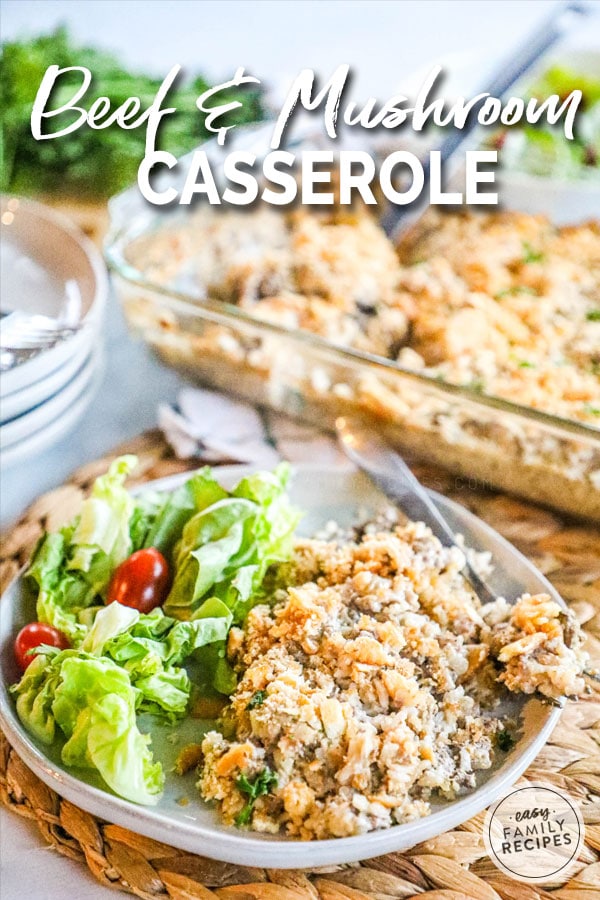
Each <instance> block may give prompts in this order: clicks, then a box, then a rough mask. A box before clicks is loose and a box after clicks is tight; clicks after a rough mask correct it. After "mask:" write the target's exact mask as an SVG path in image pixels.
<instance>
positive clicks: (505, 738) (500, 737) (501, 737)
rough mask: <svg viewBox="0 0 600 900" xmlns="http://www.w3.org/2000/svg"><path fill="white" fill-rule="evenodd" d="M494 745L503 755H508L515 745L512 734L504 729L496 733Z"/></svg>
mask: <svg viewBox="0 0 600 900" xmlns="http://www.w3.org/2000/svg"><path fill="white" fill-rule="evenodd" d="M496 745H497V747H498V749H499V750H502V752H503V753H508V751H509V750H510V749H512V747H514V745H515V739H514V737H513V736H512V734H511V733H510V732H509V731H507V730H506V729H504V731H498V732H496Z"/></svg>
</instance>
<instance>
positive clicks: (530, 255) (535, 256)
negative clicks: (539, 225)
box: [523, 241, 546, 265]
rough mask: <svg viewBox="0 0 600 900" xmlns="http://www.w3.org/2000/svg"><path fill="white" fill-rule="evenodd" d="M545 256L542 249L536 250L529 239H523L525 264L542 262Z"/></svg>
mask: <svg viewBox="0 0 600 900" xmlns="http://www.w3.org/2000/svg"><path fill="white" fill-rule="evenodd" d="M545 258H546V257H545V254H544V253H542V252H541V251H540V250H535V249H534V248H533V247H532V246H531V244H530V243H529V241H523V262H524V263H525V265H528V264H529V263H536V262H542V261H543V260H544V259H545Z"/></svg>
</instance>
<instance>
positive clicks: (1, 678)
mask: <svg viewBox="0 0 600 900" xmlns="http://www.w3.org/2000/svg"><path fill="white" fill-rule="evenodd" d="M248 471H249V468H248V467H240V466H232V467H227V468H224V469H222V470H219V473H218V474H219V479H220V480H221V481H222V483H223V484H224V485H225V486H232V485H233V484H234V483H235V482H236V481H237V480H238V479H239V478H240V477H241V476H242V475H243V474H245V473H247V472H248ZM187 477H189V475H187V474H184V475H177V476H175V477H174V478H169V479H163V480H162V481H160V482H154V483H153V484H150V485H145V486H144V488H143V489H144V490H146V489H148V488H150V489H155V488H157V487H158V488H161V489H164V488H169V489H172V488H174V487H175V486H177V485H178V484H181V483H182V481H184V480H185V479H186V478H187ZM291 494H292V499H293V501H294V502H295V503H296V504H298V505H299V506H300V507H302V508H303V509H305V510H306V511H307V514H306V515H305V516H304V518H303V520H302V529H301V530H302V531H303V532H304V533H305V534H310V533H312V532H314V531H315V530H316V529H317V528H318V527H319V526H322V525H324V524H325V522H326V521H328V520H329V519H332V518H333V519H336V520H337V521H339V522H340V523H342V524H344V523H345V524H349V523H350V522H351V521H352V520H353V519H354V518H355V517H356V514H357V512H358V511H359V510H360V511H363V510H369V509H376V508H377V507H379V506H380V505H381V503H382V495H381V494H380V493H379V492H378V491H377V490H376V489H375V488H374V487H373V486H372V485H371V484H370V482H369V481H368V480H367V479H366V478H364V476H362V475H360V474H357V473H356V472H355V471H353V470H351V469H349V468H339V467H338V468H332V467H322V466H321V467H317V466H302V467H298V469H297V470H296V476H295V478H294V483H293V485H292V490H291ZM434 497H435V500H436V502H437V503H438V504H439V506H440V508H441V509H442V510H443V511H444V513H445V515H446V516H447V517H448V519H449V521H450V524H451V525H452V527H453V528H455V529H456V530H457V531H461V532H462V533H463V534H464V535H465V538H466V539H467V542H468V543H469V544H470V545H471V546H474V547H477V548H479V549H482V550H491V551H492V552H493V553H494V555H495V559H496V564H497V566H498V568H497V569H496V572H495V574H494V577H493V578H492V579H490V580H491V582H492V586H493V587H494V588H495V589H496V590H497V591H498V592H499V593H503V594H504V595H505V596H506V597H507V598H508V599H509V600H512V599H514V598H516V596H518V595H519V594H520V593H522V592H523V591H530V592H531V593H535V592H537V591H547V592H548V593H549V594H551V595H552V596H553V597H555V598H556V599H557V600H558V601H559V602H560V603H561V604H562V601H561V600H560V598H559V597H558V595H557V594H556V591H554V589H553V588H552V587H551V585H550V584H549V583H548V582H547V581H546V579H545V578H544V577H543V576H542V575H540V574H539V572H537V570H536V569H535V568H534V567H533V566H532V565H531V563H530V562H528V560H526V559H525V558H524V557H523V556H522V555H521V554H520V553H518V552H517V551H516V550H515V549H514V547H512V546H511V545H510V544H509V543H508V542H507V541H505V540H504V539H503V538H501V537H500V536H499V535H498V534H496V532H495V531H493V530H492V529H491V528H489V526H487V525H485V524H484V523H483V522H481V521H480V520H479V519H477V518H476V517H475V516H474V515H472V514H471V513H469V512H467V510H465V509H463V508H462V507H461V506H458V504H456V503H453V502H451V501H450V500H447V499H445V498H443V497H441V496H439V495H434ZM33 618H34V600H33V596H32V595H31V594H30V593H29V591H28V590H27V588H26V586H25V585H24V584H23V581H22V579H20V578H17V579H16V580H15V581H14V582H13V583H12V584H11V585H10V586H9V588H8V589H7V591H6V592H5V595H4V597H3V599H2V602H1V603H0V646H1V661H0V725H1V727H2V730H3V731H4V733H5V734H6V736H7V738H8V740H9V741H10V742H11V744H12V745H13V746H14V747H15V749H16V751H17V753H18V754H19V756H21V757H22V758H23V760H24V761H25V763H26V764H27V765H28V766H29V767H30V768H31V769H32V770H33V771H34V772H35V773H36V775H38V776H39V777H40V778H41V779H42V781H44V782H45V783H46V784H47V785H49V786H50V787H51V788H53V789H54V790H55V791H57V792H58V793H59V794H61V796H63V797H66V798H67V799H68V800H70V801H71V802H72V803H75V804H77V805H78V806H81V807H82V808H83V809H86V810H88V811H89V812H91V813H93V814H94V815H96V816H100V817H101V818H103V819H105V820H107V821H109V822H114V823H116V824H118V825H122V826H123V827H125V828H130V829H132V830H133V831H135V832H137V833H138V834H144V835H147V836H148V837H151V838H154V839H155V840H158V841H163V842H165V843H167V844H171V845H173V846H175V847H180V848H181V849H183V850H187V851H189V852H192V853H201V854H203V855H204V856H209V857H212V858H214V859H220V860H224V861H226V862H233V863H239V864H242V865H250V866H271V867H276V868H303V867H307V866H311V867H315V866H323V865H332V864H337V863H345V862H353V861H355V860H359V859H367V858H369V857H374V856H380V855H382V854H385V853H391V852H393V851H399V850H405V849H407V848H409V847H412V846H414V845H415V844H417V843H419V842H420V841H424V840H429V839H431V838H433V837H435V836H436V835H438V834H441V833H442V832H445V831H447V830H448V829H450V828H454V827H455V826H457V825H459V824H460V823H461V822H464V821H466V820H467V819H469V818H470V817H471V816H474V815H476V814H477V813H479V812H481V811H482V810H483V809H484V808H485V807H487V806H489V805H490V804H491V803H493V802H494V800H496V799H497V798H498V797H499V796H500V795H501V794H502V793H503V792H504V791H505V790H506V789H508V788H509V787H510V786H511V785H512V784H513V783H514V782H515V781H516V779H517V778H518V777H519V776H520V775H521V774H522V773H523V772H524V771H525V769H526V768H527V766H528V765H529V764H530V763H531V762H532V760H533V759H534V758H535V756H536V755H537V754H538V753H539V751H540V750H541V748H542V747H543V745H544V743H545V742H546V740H547V739H548V737H549V735H550V734H551V732H552V729H553V728H554V726H555V725H556V723H557V721H558V718H559V715H560V710H558V709H556V708H554V707H551V706H549V705H546V704H544V703H542V702H540V701H539V700H537V699H533V698H524V697H514V698H512V699H511V701H510V703H509V704H508V706H509V707H510V713H511V714H512V715H516V716H520V727H521V734H520V738H519V740H518V742H517V744H516V745H515V747H514V748H513V749H512V751H511V752H510V753H509V754H507V755H506V756H505V757H504V759H503V760H502V761H501V762H500V764H499V766H498V767H497V768H496V769H495V770H490V771H488V772H484V773H481V777H480V779H479V785H478V787H477V788H476V789H474V790H473V791H472V792H470V793H469V794H468V795H467V796H465V797H463V798H461V799H460V800H456V801H453V802H439V803H436V804H434V805H433V809H432V812H431V814H430V815H429V816H427V817H425V818H423V819H420V820H418V821H416V822H410V823H408V824H405V825H396V826H394V827H393V828H389V829H386V830H382V831H375V832H371V833H369V834H364V835H360V836H358V837H349V838H337V839H329V840H323V841H312V842H306V841H295V840H289V839H285V838H281V837H274V836H272V835H259V834H256V833H253V832H251V831H243V830H240V829H236V828H234V827H228V826H225V825H223V824H222V823H221V822H220V820H219V817H218V814H217V812H216V810H214V809H213V808H211V807H210V806H209V805H208V804H206V803H204V802H203V801H202V800H201V799H200V795H199V794H198V792H197V790H196V789H195V786H194V781H195V777H194V774H193V773H190V774H188V775H187V776H185V777H183V778H182V777H180V776H177V775H174V774H173V773H172V772H171V768H172V765H173V762H174V760H175V757H176V756H177V753H178V752H179V750H180V748H181V747H182V746H183V745H184V744H185V743H187V742H189V741H193V740H195V741H198V739H199V737H200V735H201V733H202V731H203V723H201V722H200V721H199V720H188V721H186V722H185V723H184V724H183V725H182V726H177V727H176V729H175V731H176V733H177V736H178V738H179V740H178V742H177V743H176V744H173V743H172V742H171V741H169V740H168V737H169V736H171V739H172V735H173V730H174V729H173V728H172V727H171V728H169V727H157V726H156V724H152V725H151V719H146V720H145V721H144V720H142V723H141V724H142V728H143V729H144V728H147V729H150V728H151V730H152V740H153V747H154V753H155V757H156V758H157V759H160V760H161V761H162V762H163V765H164V768H165V772H166V773H167V779H166V787H165V793H164V795H163V798H162V799H161V801H160V803H159V804H158V805H157V806H156V807H142V806H136V805H135V804H133V803H130V802H128V801H126V800H122V799H120V798H118V797H116V796H114V795H113V794H111V793H110V792H109V791H108V789H106V788H103V787H102V783H101V781H100V779H99V778H98V777H94V775H93V774H91V773H90V772H89V771H87V770H78V771H77V770H69V769H67V768H66V767H65V766H64V765H63V764H62V763H61V760H60V748H59V746H53V747H52V748H50V749H48V748H47V747H44V746H43V745H42V744H39V743H37V742H36V741H35V740H34V739H33V738H32V737H31V735H29V734H28V733H27V732H26V731H25V729H24V728H23V726H22V725H21V723H20V721H19V719H18V718H17V715H16V712H15V707H14V703H13V701H12V699H11V697H10V695H9V693H8V690H7V686H8V685H9V684H11V683H12V682H13V681H15V680H16V678H17V677H18V672H17V670H16V668H15V664H14V659H13V652H12V642H13V639H14V636H15V635H16V633H17V631H18V630H19V628H21V627H22V626H23V625H24V624H25V623H26V622H29V621H31V620H32V619H33ZM209 727H210V723H204V728H209ZM182 798H186V799H187V800H188V801H189V802H188V803H187V804H185V805H182V804H181V800H182Z"/></svg>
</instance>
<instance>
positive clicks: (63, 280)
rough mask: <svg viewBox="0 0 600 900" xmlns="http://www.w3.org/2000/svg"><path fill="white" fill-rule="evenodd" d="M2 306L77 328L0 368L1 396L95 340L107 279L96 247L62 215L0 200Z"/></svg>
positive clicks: (33, 205) (36, 205) (35, 205)
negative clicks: (20, 360)
mask: <svg viewBox="0 0 600 900" xmlns="http://www.w3.org/2000/svg"><path fill="white" fill-rule="evenodd" d="M0 213H1V214H0V222H1V241H0V251H1V253H2V264H1V266H0V271H1V276H2V310H3V311H4V312H6V311H13V310H22V311H24V312H27V313H40V314H42V315H47V316H52V317H57V316H58V315H59V314H61V313H62V314H63V315H65V316H66V318H67V320H68V322H69V324H80V325H82V328H81V330H80V331H78V332H77V333H76V334H75V335H73V337H70V338H68V339H67V340H64V341H61V343H59V344H57V345H56V346H55V347H53V348H51V349H50V350H46V351H44V352H42V353H39V354H38V355H37V356H34V357H33V358H32V359H30V360H27V361H26V362H24V363H21V364H20V365H18V366H15V368H14V369H10V370H8V371H6V372H3V373H2V378H1V385H0V397H5V396H7V395H9V394H12V393H14V392H15V391H19V390H22V389H23V388H26V387H28V386H29V385H31V384H34V383H35V382H37V381H40V380H41V379H42V378H43V377H44V376H45V375H48V374H49V373H50V372H56V370H57V369H58V368H60V366H62V365H63V364H64V363H65V362H66V361H67V360H68V359H70V358H71V357H72V356H73V355H74V354H76V353H79V352H82V348H83V347H87V348H88V349H89V348H91V346H92V345H93V343H94V338H95V336H96V333H97V331H98V329H99V328H100V327H101V325H102V318H103V311H104V305H105V301H106V297H107V294H108V278H107V274H106V268H105V266H104V263H103V261H102V257H101V255H100V253H99V252H98V250H97V249H96V247H95V246H94V245H93V244H92V242H91V241H90V240H88V238H86V237H85V235H84V234H82V233H81V232H80V231H79V230H78V229H77V228H75V227H74V226H73V225H72V223H71V222H70V221H69V220H68V219H66V218H65V217H64V216H61V215H59V214H58V213H56V212H55V211H54V210H52V209H49V208H48V207H45V206H43V205H42V204H40V203H34V202H33V201H31V200H21V199H19V198H17V197H8V196H3V197H2V200H1V203H0Z"/></svg>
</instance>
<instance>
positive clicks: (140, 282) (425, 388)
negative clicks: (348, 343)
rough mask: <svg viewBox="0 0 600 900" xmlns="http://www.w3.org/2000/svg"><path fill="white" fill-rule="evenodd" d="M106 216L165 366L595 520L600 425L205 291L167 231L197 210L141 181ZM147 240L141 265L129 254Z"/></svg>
mask: <svg viewBox="0 0 600 900" xmlns="http://www.w3.org/2000/svg"><path fill="white" fill-rule="evenodd" d="M262 128H264V126H262ZM302 140H303V142H305V141H306V138H305V137H304V138H302ZM261 141H263V137H262V136H261V127H259V128H258V129H257V128H250V129H247V130H246V131H245V132H244V134H243V135H242V139H241V140H238V142H237V145H236V149H240V148H244V149H245V148H247V147H249V146H250V147H256V146H257V145H258V144H260V143H261ZM227 149H228V150H229V149H230V148H227ZM215 152H216V153H219V152H221V151H220V150H215ZM110 215H111V227H110V231H109V234H108V237H107V243H106V254H107V259H108V263H109V265H110V268H111V270H112V273H113V282H114V285H115V289H116V292H117V295H118V297H119V299H120V302H121V304H122V306H123V309H124V313H125V316H126V319H127V321H128V323H129V325H130V327H131V328H132V329H134V330H135V331H136V332H137V333H138V334H139V335H141V336H142V338H143V339H144V340H145V341H146V342H147V344H148V345H149V346H150V347H151V348H152V349H153V350H154V351H155V352H156V354H157V355H158V356H159V358H160V359H161V360H162V361H164V362H165V363H166V364H167V365H169V366H172V367H174V368H176V369H178V370H180V371H181V372H183V373H185V374H186V375H187V376H189V377H190V378H192V379H194V380H197V381H198V382H201V383H203V384H206V385H209V386H212V387H214V388H216V389H218V390H222V391H226V392H229V393H232V394H235V395H237V396H239V397H242V398H244V399H247V400H249V401H251V402H252V403H253V404H257V405H264V406H267V407H271V408H273V409H276V410H280V411H282V412H285V413H287V414H288V415H291V416H294V417H297V418H301V419H305V420H308V421H310V422H313V423H316V424H319V425H322V426H324V427H331V426H333V423H334V421H335V419H336V417H337V416H339V415H343V414H350V413H360V414H361V415H366V416H369V417H372V418H373V419H374V420H375V421H376V423H377V426H378V427H379V428H381V429H382V430H384V431H385V433H386V434H387V435H388V436H389V437H390V438H391V439H392V440H393V441H394V443H395V444H396V445H397V446H398V447H399V448H400V450H401V451H402V452H404V453H407V454H408V455H413V456H414V457H416V458H419V459H422V460H424V461H427V462H431V463H434V464H438V465H440V466H443V467H445V468H446V469H448V470H450V471H452V472H453V473H455V474H456V475H457V476H458V477H460V478H461V479H467V480H471V479H473V480H476V481H477V482H478V483H480V484H483V485H485V486H489V487H492V488H498V489H500V490H503V491H507V492H510V493H513V494H517V495H519V496H521V497H524V498H526V499H528V500H533V501H536V502H540V503H543V504H546V505H548V506H551V507H554V508H556V509H559V510H561V511H564V512H567V513H570V514H573V515H576V516H583V517H586V518H589V519H593V520H596V521H600V429H597V428H596V427H594V426H592V425H588V424H587V423H585V424H584V423H579V422H574V421H570V420H567V419H561V418H559V417H557V416H554V415H549V414H546V413H543V412H540V411H538V410H533V409H530V408H528V407H523V406H519V405H518V404H515V403H512V402H509V401H506V400H503V399H498V398H494V397H489V396H487V395H482V394H477V393H475V392H474V391H473V389H472V388H471V389H470V388H468V387H461V386H455V385H452V384H448V383H446V382H444V383H442V382H440V381H438V380H436V379H435V378H433V377H432V376H430V375H426V374H422V373H419V372H413V371H410V370H407V369H405V368H403V367H401V366H400V365H399V364H398V363H396V362H394V361H392V360H388V359H384V358H383V357H378V356H374V355H372V354H369V353H366V352H362V351H359V350H354V349H346V348H344V347H340V346H336V345H334V344H332V343H330V342H329V341H327V340H325V339H324V338H321V337H319V336H317V335H314V334H312V333H309V332H306V331H300V330H294V329H290V328H288V327H285V326H284V325H277V324H273V323H270V322H266V321H261V320H258V319H257V318H255V317H253V316H252V315H250V314H248V313H247V312H244V311H243V310H241V309H240V308H238V307H237V306H234V305H230V304H228V303H224V302H222V301H220V300H217V299H212V298H210V297H206V296H202V294H201V292H200V290H199V288H198V285H197V284H196V283H195V282H194V280H193V279H192V278H191V277H190V262H191V259H192V258H193V254H194V247H195V246H197V245H194V241H193V240H190V241H189V245H186V242H185V240H183V241H181V240H178V241H177V244H176V245H175V242H174V241H170V239H169V235H170V234H172V233H173V230H174V229H177V230H178V232H179V234H181V233H184V234H185V229H186V222H188V221H191V219H190V216H192V215H193V211H192V210H191V208H190V207H184V208H176V209H175V210H173V209H169V210H166V209H165V208H163V209H156V208H153V207H151V206H150V205H149V204H147V203H146V202H145V201H144V200H143V199H142V198H141V195H140V194H139V191H138V190H137V187H136V188H132V189H130V190H129V191H126V192H125V193H124V194H121V195H119V196H118V197H116V198H114V199H113V200H112V201H111V203H110ZM140 238H142V239H143V243H144V254H143V264H142V263H139V262H138V261H137V260H136V259H135V254H132V251H131V248H132V246H133V245H134V242H135V245H138V244H139V242H140ZM159 271H160V273H161V274H160V277H159V276H158V275H157V273H158V272H159Z"/></svg>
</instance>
